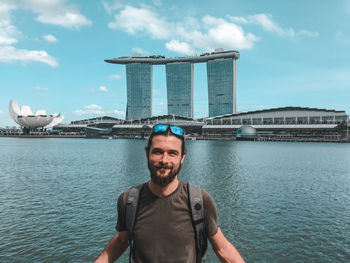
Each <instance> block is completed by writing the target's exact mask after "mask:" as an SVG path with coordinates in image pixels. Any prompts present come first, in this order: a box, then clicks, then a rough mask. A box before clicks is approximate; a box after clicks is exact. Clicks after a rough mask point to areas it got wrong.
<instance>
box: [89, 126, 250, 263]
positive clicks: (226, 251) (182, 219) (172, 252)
mask: <svg viewBox="0 0 350 263" xmlns="http://www.w3.org/2000/svg"><path fill="white" fill-rule="evenodd" d="M183 135H184V134H183V130H182V128H180V127H178V126H174V125H167V124H157V125H155V126H154V127H153V132H152V134H151V136H150V138H149V141H148V146H147V147H146V156H147V160H148V169H149V171H150V175H151V180H150V181H148V182H147V183H145V184H142V185H140V186H137V187H134V188H130V189H128V190H126V191H125V192H124V193H122V194H121V195H120V196H119V199H118V222H117V227H116V229H117V231H118V234H117V235H116V236H115V237H114V238H113V239H112V240H111V241H110V242H109V244H108V245H107V247H106V248H105V249H104V251H103V252H102V253H101V255H100V256H99V257H98V259H97V260H96V261H95V262H114V261H115V260H116V259H118V258H119V257H120V256H121V255H122V253H123V252H124V251H125V250H126V249H127V247H128V246H129V245H130V262H135V263H141V262H143V263H144V262H152V263H164V262H184V263H185V262H186V263H199V262H204V260H205V252H206V248H207V240H208V239H209V241H210V243H211V245H212V248H213V250H214V251H215V253H216V255H217V256H218V258H219V259H220V260H221V262H235V263H238V262H244V260H243V259H242V257H241V256H240V254H239V252H238V251H237V250H236V248H235V247H234V246H233V245H232V244H231V243H230V242H229V241H228V240H227V239H226V238H225V237H224V235H223V234H222V232H221V230H220V228H219V227H218V224H217V211H216V207H215V204H214V201H213V200H212V198H211V197H210V195H209V194H208V193H207V192H206V191H204V190H202V189H200V188H199V187H197V186H194V185H191V184H186V183H184V182H182V181H181V180H179V179H178V173H179V171H180V169H181V165H182V163H183V162H184V160H185V157H186V149H185V141H184V137H183ZM196 189H198V190H196Z"/></svg>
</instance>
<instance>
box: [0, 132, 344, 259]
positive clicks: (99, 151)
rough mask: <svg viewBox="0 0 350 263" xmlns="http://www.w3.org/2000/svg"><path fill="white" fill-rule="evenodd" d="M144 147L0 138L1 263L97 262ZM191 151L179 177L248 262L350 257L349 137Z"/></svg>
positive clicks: (225, 144)
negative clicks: (204, 194)
mask: <svg viewBox="0 0 350 263" xmlns="http://www.w3.org/2000/svg"><path fill="white" fill-rule="evenodd" d="M145 144H146V141H142V140H98V139H96V140H95V139H89V140H88V139H24V138H0V211H1V217H0V262H91V261H92V260H93V259H94V258H95V257H96V256H97V255H98V254H99V253H100V252H101V250H102V249H103V248H104V246H105V245H106V244H107V242H108V240H109V239H110V238H112V237H113V235H114V234H115V229H114V227H115V224H116V216H117V215H116V199H117V198H118V195H119V194H120V193H121V192H122V191H124V190H125V189H126V188H128V187H130V186H132V185H136V184H139V183H141V182H144V181H146V180H148V177H149V175H148V170H147V165H146V159H145V151H144V146H145ZM187 148H188V155H187V157H186V160H185V163H184V165H183V168H182V171H181V173H180V179H182V180H184V181H190V182H193V183H195V184H198V185H200V186H202V187H203V188H204V189H206V190H207V191H208V192H209V193H210V194H211V195H212V197H213V198H214V200H215V202H216V204H217V208H218V213H219V224H220V226H221V228H222V231H223V232H224V234H225V235H226V236H227V238H228V239H229V240H231V241H232V243H233V244H234V245H235V246H236V247H237V248H238V249H239V251H240V252H241V254H242V255H243V257H244V258H245V260H246V261H247V262H349V261H350V220H349V218H350V194H349V193H350V144H337V143H297V142H295V143H291V142H288V143H283V142H239V141H188V142H187ZM125 254H127V253H125ZM118 262H127V256H126V255H125V256H123V258H122V259H121V260H119V261H118ZM207 262H217V259H216V257H215V255H214V253H213V252H212V250H211V249H210V250H209V255H208V259H207Z"/></svg>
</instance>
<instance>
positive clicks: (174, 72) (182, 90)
mask: <svg viewBox="0 0 350 263" xmlns="http://www.w3.org/2000/svg"><path fill="white" fill-rule="evenodd" d="M166 83H167V100H168V114H169V115H178V116H183V117H189V118H193V63H191V62H182V63H181V62H180V63H168V64H166Z"/></svg>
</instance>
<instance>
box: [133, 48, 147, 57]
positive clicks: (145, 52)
mask: <svg viewBox="0 0 350 263" xmlns="http://www.w3.org/2000/svg"><path fill="white" fill-rule="evenodd" d="M132 51H134V52H136V53H138V54H142V55H148V54H149V52H148V51H147V50H144V49H142V48H140V47H133V48H132Z"/></svg>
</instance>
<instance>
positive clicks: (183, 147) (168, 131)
mask: <svg viewBox="0 0 350 263" xmlns="http://www.w3.org/2000/svg"><path fill="white" fill-rule="evenodd" d="M158 135H161V136H175V137H176V138H179V139H180V140H181V142H182V146H181V155H184V154H186V152H187V150H186V147H185V139H184V137H183V136H180V135H176V134H174V133H172V132H171V131H170V128H168V129H167V130H166V131H165V132H157V133H156V132H152V133H151V136H150V137H149V139H148V144H147V147H146V149H147V152H148V153H149V151H150V149H151V146H152V140H153V137H154V136H158Z"/></svg>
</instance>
